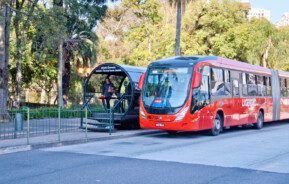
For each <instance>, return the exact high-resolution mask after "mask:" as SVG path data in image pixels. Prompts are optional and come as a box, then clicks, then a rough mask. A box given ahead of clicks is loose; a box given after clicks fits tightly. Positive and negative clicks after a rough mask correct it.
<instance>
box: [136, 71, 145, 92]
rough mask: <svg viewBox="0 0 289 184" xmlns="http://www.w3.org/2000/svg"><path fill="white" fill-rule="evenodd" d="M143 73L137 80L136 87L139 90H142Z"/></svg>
mask: <svg viewBox="0 0 289 184" xmlns="http://www.w3.org/2000/svg"><path fill="white" fill-rule="evenodd" d="M145 75H146V73H143V74H141V76H140V78H139V81H138V88H139V89H140V90H142V86H143V82H144V79H145Z"/></svg>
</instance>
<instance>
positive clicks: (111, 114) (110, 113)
mask: <svg viewBox="0 0 289 184" xmlns="http://www.w3.org/2000/svg"><path fill="white" fill-rule="evenodd" d="M128 96H131V95H127V94H123V95H122V96H121V98H120V99H118V101H117V102H116V104H114V105H113V108H112V109H110V110H109V135H111V133H112V130H113V129H114V112H115V109H116V108H118V106H119V105H120V104H122V103H123V101H124V100H125V99H126V97H128Z"/></svg>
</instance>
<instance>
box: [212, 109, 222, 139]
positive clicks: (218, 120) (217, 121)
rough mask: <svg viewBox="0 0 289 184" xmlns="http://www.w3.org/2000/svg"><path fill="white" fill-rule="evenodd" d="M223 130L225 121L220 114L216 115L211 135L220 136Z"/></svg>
mask: <svg viewBox="0 0 289 184" xmlns="http://www.w3.org/2000/svg"><path fill="white" fill-rule="evenodd" d="M222 130H223V119H222V118H221V116H220V115H219V114H216V117H215V119H214V127H213V128H212V129H210V130H209V134H210V135H212V136H217V135H219V134H220V133H221V132H222Z"/></svg>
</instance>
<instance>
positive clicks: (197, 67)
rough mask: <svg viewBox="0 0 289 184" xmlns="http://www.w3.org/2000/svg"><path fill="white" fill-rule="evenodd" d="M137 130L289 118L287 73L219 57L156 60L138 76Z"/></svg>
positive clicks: (216, 129)
mask: <svg viewBox="0 0 289 184" xmlns="http://www.w3.org/2000/svg"><path fill="white" fill-rule="evenodd" d="M142 79H143V81H140V84H142V86H141V87H142V95H141V100H140V111H139V113H140V114H139V118H140V126H141V128H144V129H160V130H166V131H168V133H176V132H177V131H200V130H208V131H209V133H210V134H211V135H218V134H220V133H221V132H222V130H223V128H224V127H232V126H239V125H248V124H252V125H253V126H254V127H255V128H256V129H261V128H262V127H263V123H264V122H272V121H277V120H283V119H289V73H288V72H282V71H276V70H270V69H268V68H263V67H260V66H255V65H251V64H247V63H243V62H238V61H234V60H230V59H225V58H221V57H217V56H186V57H182V56H179V57H173V58H167V59H162V60H157V61H155V62H153V63H151V64H150V65H149V67H148V69H147V71H146V74H145V76H143V77H142Z"/></svg>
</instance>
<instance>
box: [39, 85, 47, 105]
mask: <svg viewBox="0 0 289 184" xmlns="http://www.w3.org/2000/svg"><path fill="white" fill-rule="evenodd" d="M45 97H46V91H45V89H44V87H43V88H41V93H40V103H41V104H45Z"/></svg>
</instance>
